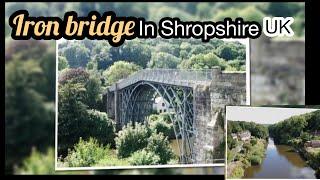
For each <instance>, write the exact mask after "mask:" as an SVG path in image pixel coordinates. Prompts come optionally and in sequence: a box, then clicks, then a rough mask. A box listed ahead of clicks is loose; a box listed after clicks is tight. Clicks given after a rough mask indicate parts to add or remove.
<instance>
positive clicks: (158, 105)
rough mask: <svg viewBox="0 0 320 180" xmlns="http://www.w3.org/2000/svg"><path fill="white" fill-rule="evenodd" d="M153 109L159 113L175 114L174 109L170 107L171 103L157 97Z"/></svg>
mask: <svg viewBox="0 0 320 180" xmlns="http://www.w3.org/2000/svg"><path fill="white" fill-rule="evenodd" d="M152 107H153V109H154V110H155V111H157V113H166V112H173V108H171V107H169V103H168V102H167V101H166V100H165V99H163V98H162V97H156V98H155V100H154V103H153V106H152Z"/></svg>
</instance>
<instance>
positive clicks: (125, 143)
mask: <svg viewBox="0 0 320 180" xmlns="http://www.w3.org/2000/svg"><path fill="white" fill-rule="evenodd" d="M150 135H151V131H150V129H149V128H148V127H146V126H145V125H141V124H139V123H136V124H135V126H134V127H133V126H131V125H130V124H128V125H126V126H125V127H124V128H123V129H122V130H121V131H119V132H118V137H116V138H115V142H116V148H117V150H118V152H117V154H118V157H120V158H127V157H129V156H130V155H131V154H132V153H134V152H135V151H138V150H140V149H143V148H144V147H147V145H148V138H149V137H150Z"/></svg>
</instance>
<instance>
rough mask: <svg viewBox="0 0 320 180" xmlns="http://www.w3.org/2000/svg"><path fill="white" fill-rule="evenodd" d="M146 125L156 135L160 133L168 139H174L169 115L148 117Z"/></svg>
mask: <svg viewBox="0 0 320 180" xmlns="http://www.w3.org/2000/svg"><path fill="white" fill-rule="evenodd" d="M148 124H149V126H150V128H151V129H152V130H154V131H155V132H156V133H162V134H163V135H164V136H167V137H168V138H169V139H175V138H176V136H175V133H174V129H173V128H174V127H173V123H172V122H171V119H170V117H169V114H167V113H163V114H152V115H150V116H149V120H148ZM176 128H178V127H176Z"/></svg>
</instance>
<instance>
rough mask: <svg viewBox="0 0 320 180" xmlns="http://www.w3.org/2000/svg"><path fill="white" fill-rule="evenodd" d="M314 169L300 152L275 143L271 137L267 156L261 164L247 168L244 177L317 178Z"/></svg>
mask: <svg viewBox="0 0 320 180" xmlns="http://www.w3.org/2000/svg"><path fill="white" fill-rule="evenodd" d="M314 173H315V172H314V170H313V169H311V168H310V167H308V166H307V164H306V162H305V161H304V160H303V159H302V158H301V157H300V156H299V154H298V153H296V152H294V151H292V149H291V148H290V147H289V146H285V145H275V144H274V142H273V140H272V139H269V143H268V147H267V150H266V157H265V159H264V160H263V162H262V164H261V165H259V166H251V167H249V168H247V169H246V170H245V176H244V178H300V179H303V178H310V179H312V178H315V176H314Z"/></svg>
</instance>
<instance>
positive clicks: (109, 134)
mask: <svg viewBox="0 0 320 180" xmlns="http://www.w3.org/2000/svg"><path fill="white" fill-rule="evenodd" d="M86 128H87V129H88V131H89V135H90V136H91V137H94V138H96V139H97V140H98V141H99V143H102V144H105V145H106V144H110V145H111V146H114V145H115V143H114V138H115V124H114V123H113V122H112V120H111V119H109V118H108V115H107V114H106V113H105V112H100V111H97V110H88V125H87V127H86Z"/></svg>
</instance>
